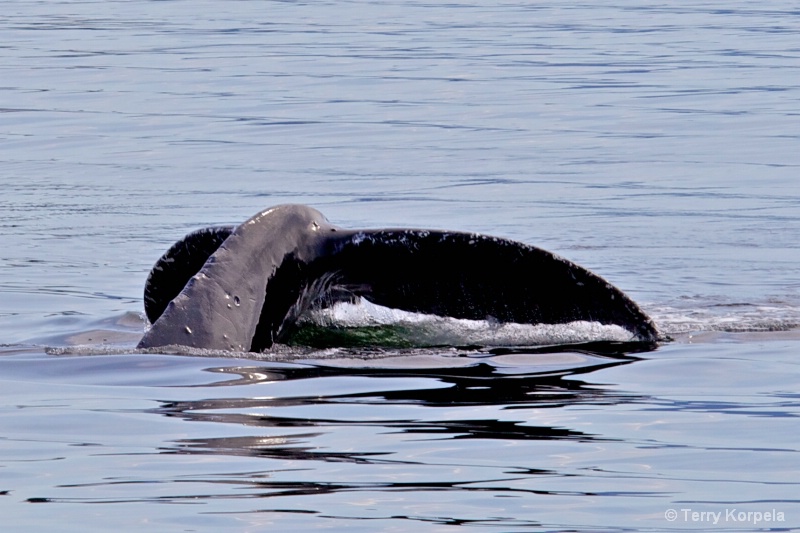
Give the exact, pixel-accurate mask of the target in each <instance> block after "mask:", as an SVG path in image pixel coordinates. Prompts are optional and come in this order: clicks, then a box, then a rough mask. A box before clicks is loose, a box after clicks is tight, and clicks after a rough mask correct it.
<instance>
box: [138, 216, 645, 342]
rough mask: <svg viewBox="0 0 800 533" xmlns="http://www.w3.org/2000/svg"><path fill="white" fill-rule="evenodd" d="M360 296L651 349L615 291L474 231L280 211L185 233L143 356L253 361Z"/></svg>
mask: <svg viewBox="0 0 800 533" xmlns="http://www.w3.org/2000/svg"><path fill="white" fill-rule="evenodd" d="M360 297H364V298H366V299H368V300H370V301H371V302H373V303H375V304H378V305H382V306H385V307H390V308H396V309H402V310H404V311H411V312H418V313H427V314H433V315H440V316H449V317H454V318H464V319H474V320H483V319H489V320H496V321H499V322H516V323H521V324H560V323H569V322H574V321H591V322H599V323H601V324H614V325H618V326H621V327H623V328H625V329H627V330H628V331H630V332H631V335H632V339H633V340H639V341H645V342H654V341H656V340H657V339H658V332H657V330H656V327H655V325H654V324H653V322H652V321H651V320H650V318H649V317H648V316H647V315H646V314H645V313H644V312H643V311H642V310H641V309H640V308H639V307H638V306H637V305H636V304H635V303H634V302H633V301H632V300H631V299H630V298H628V297H627V296H626V295H625V294H624V293H623V292H622V291H620V290H619V289H617V288H616V287H614V286H613V285H611V284H610V283H608V282H606V281H605V280H603V279H602V278H600V277H599V276H596V275H595V274H593V273H591V272H590V271H588V270H586V269H584V268H583V267H580V266H578V265H576V264H574V263H572V262H570V261H568V260H566V259H563V258H561V257H559V256H557V255H555V254H552V253H550V252H548V251H546V250H542V249H540V248H536V247H533V246H529V245H526V244H522V243H518V242H515V241H511V240H507V239H501V238H496V237H489V236H484V235H478V234H472V233H459V232H446V231H428V230H414V229H397V230H366V231H353V230H342V229H339V228H336V227H333V226H330V225H329V224H328V223H327V221H326V220H325V219H324V217H322V215H321V214H319V213H318V212H317V211H315V210H313V209H310V208H307V207H304V206H281V207H279V208H273V209H272V210H269V211H265V212H264V213H261V214H259V215H257V216H256V217H254V218H253V219H251V220H250V221H248V222H246V223H245V224H242V225H241V226H239V227H237V228H231V227H219V228H206V229H203V230H199V231H196V232H193V233H190V234H189V235H187V236H186V237H185V238H184V239H182V240H181V241H178V242H177V243H176V244H175V245H173V246H172V247H171V248H170V249H169V250H168V251H167V252H166V253H165V254H164V256H162V257H161V258H160V259H159V261H158V262H157V263H156V265H155V266H154V267H153V271H152V272H151V274H150V277H149V278H148V280H147V283H146V286H145V310H146V314H147V317H148V320H150V322H151V323H152V324H153V327H152V328H151V329H150V330H149V331H148V332H147V333H146V335H145V337H144V338H143V339H142V342H141V343H140V347H153V346H164V345H167V344H186V345H189V346H196V347H201V348H216V349H236V350H250V351H261V350H264V349H268V348H269V347H271V346H272V344H273V343H275V342H282V341H285V340H287V338H288V337H289V336H290V335H291V333H292V331H293V328H294V324H295V322H296V320H297V319H298V317H299V316H300V315H302V314H303V313H304V312H305V311H307V310H308V309H310V308H311V307H314V306H326V305H331V304H332V303H335V302H338V301H342V300H353V299H357V298H360Z"/></svg>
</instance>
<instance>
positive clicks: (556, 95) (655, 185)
mask: <svg viewBox="0 0 800 533" xmlns="http://www.w3.org/2000/svg"><path fill="white" fill-rule="evenodd" d="M0 28H2V35H3V42H2V45H0V162H1V163H0V187H2V195H0V343H2V344H1V345H0V355H1V356H0V380H2V386H1V387H0V391H2V392H0V397H1V398H2V402H1V403H0V428H2V434H0V508H2V511H3V517H4V528H5V529H8V530H12V531H53V530H58V531H82V532H85V531H107V530H110V529H113V528H121V529H123V530H125V531H140V530H148V531H152V530H158V531H261V530H266V529H267V528H278V529H281V530H285V529H289V528H295V529H297V530H313V529H329V530H345V529H347V530H351V531H357V530H358V531H362V530H363V531H375V530H400V531H407V530H412V529H414V530H416V529H419V528H424V529H426V530H434V531H437V530H441V531H452V530H453V529H454V528H455V527H463V528H470V527H471V528H478V529H482V530H491V531H521V530H526V531H528V530H532V531H563V530H580V531H586V530H590V531H615V532H619V531H665V530H713V531H754V530H767V529H770V528H773V530H774V529H781V530H797V529H800V498H798V494H800V491H798V488H799V487H798V482H797V473H798V471H800V460H799V459H798V451H799V449H798V445H797V442H798V435H800V432H798V424H797V417H798V415H800V408H799V407H798V392H797V383H798V376H800V371H799V370H798V364H797V353H798V351H799V350H800V335H798V324H800V277H798V273H797V266H796V265H797V264H798V260H799V259H800V251H799V250H798V244H797V239H796V236H797V235H798V234H800V185H799V183H800V182H798V181H797V174H798V168H800V149H799V148H800V143H798V140H800V133H798V129H797V118H798V112H797V102H798V96H799V95H800V90H799V89H798V87H797V83H796V80H797V79H798V70H800V48H798V45H797V43H796V40H797V39H796V36H797V34H798V31H800V13H798V11H797V8H796V6H794V5H793V4H791V3H789V2H781V1H778V0H775V1H768V2H766V3H763V2H762V3H760V4H758V5H757V6H756V5H750V4H746V3H744V2H734V3H727V4H726V5H725V6H720V5H718V4H713V3H702V2H696V3H688V4H687V3H684V4H681V5H675V6H673V5H667V4H660V3H653V2H645V3H641V2H617V3H614V4H609V5H594V4H585V5H583V4H570V5H564V4H559V3H555V2H552V3H547V2H545V3H536V4H530V3H522V2H519V3H515V2H503V3H499V2H491V3H486V2H480V3H478V2H475V3H448V4H435V3H424V2H396V3H392V2H381V3H373V2H359V1H352V2H344V1H342V2H327V3H323V2H319V3H293V2H254V1H244V0H242V1H230V2H202V1H201V2H181V1H177V2H155V1H145V0H132V1H126V2H114V1H105V2H92V1H86V2H76V1H61V2H35V1H13V0H12V1H10V2H6V3H5V4H4V10H3V15H0ZM286 202H300V203H305V204H309V205H312V206H314V207H316V208H317V209H319V210H321V211H322V212H323V213H325V214H326V215H327V216H328V218H329V219H330V220H331V221H332V222H333V223H334V224H337V225H341V226H344V227H382V226H416V227H432V228H444V229H455V230H464V231H478V232H482V233H488V234H494V235H500V236H504V237H508V238H512V239H516V240H520V241H523V242H527V243H530V244H534V245H537V246H541V247H543V248H546V249H549V250H552V251H554V252H556V253H559V254H561V255H563V256H565V257H567V258H569V259H571V260H573V261H575V262H577V263H579V264H581V265H583V266H585V267H587V268H589V269H591V270H593V271H594V272H596V273H598V274H600V275H602V276H603V277H605V278H607V279H608V280H609V281H611V282H612V283H614V284H615V285H617V286H619V287H620V288H621V289H623V290H624V291H626V292H627V293H628V294H629V295H630V296H631V297H632V298H633V299H634V300H636V301H637V302H639V303H641V304H642V306H643V307H644V308H645V310H647V311H648V312H649V313H650V314H651V315H652V316H653V317H654V318H655V321H656V323H657V324H658V325H659V327H660V328H661V330H662V332H664V333H666V334H667V335H670V336H671V337H672V338H673V339H674V340H673V341H671V342H667V343H663V344H662V345H660V346H659V347H658V349H657V350H655V351H651V352H645V353H630V352H624V351H623V353H607V352H605V353H597V352H595V351H593V350H592V347H591V346H589V347H584V349H575V348H572V349H568V350H566V351H563V350H557V349H550V348H541V349H528V350H523V351H522V352H521V353H508V352H504V351H497V352H494V353H488V352H485V351H470V350H465V349H459V348H452V349H451V348H442V349H441V350H414V349H404V350H394V351H393V350H390V349H385V348H380V347H375V348H374V349H372V350H361V351H358V352H356V353H357V354H358V355H360V356H361V357H359V358H352V357H349V358H348V356H352V355H353V352H352V351H351V352H348V351H347V350H343V351H341V350H340V351H337V350H335V349H334V350H328V351H314V350H307V351H302V349H300V348H294V349H290V350H286V351H281V350H278V351H277V352H276V353H272V354H264V355H262V356H260V357H256V356H252V355H251V356H248V357H244V356H242V355H241V354H240V355H239V356H235V355H234V356H232V357H221V355H222V354H206V355H205V356H203V355H202V354H196V355H193V356H186V355H176V354H152V353H151V354H143V353H134V351H133V346H134V345H135V344H136V341H137V340H138V338H139V337H140V336H141V332H142V330H143V327H144V323H143V321H142V318H141V312H142V309H143V307H142V301H141V293H142V288H143V285H144V280H145V278H146V276H147V272H148V271H149V269H150V267H151V266H152V264H153V262H154V261H155V259H156V258H157V257H158V256H159V255H160V254H161V253H162V252H163V251H164V250H165V249H166V247H168V246H169V245H170V244H171V243H172V242H173V241H175V240H176V239H178V238H179V237H181V236H182V235H183V234H185V233H187V232H188V231H191V230H193V229H196V228H198V227H202V226H207V225H211V224H236V223H239V222H241V221H243V220H245V219H246V218H248V217H249V216H251V215H252V214H254V213H256V212H258V211H259V210H261V209H263V208H264V207H268V206H270V205H274V204H279V203H286ZM671 510H674V511H675V514H674V515H672V514H671V513H670V511H671ZM693 513H696V514H693ZM716 513H719V514H716ZM748 513H749V514H748ZM715 517H716V523H715ZM668 518H674V519H673V520H668Z"/></svg>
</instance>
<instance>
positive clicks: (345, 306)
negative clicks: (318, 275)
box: [301, 299, 634, 346]
mask: <svg viewBox="0 0 800 533" xmlns="http://www.w3.org/2000/svg"><path fill="white" fill-rule="evenodd" d="M301 322H306V323H308V322H310V323H313V324H316V325H320V326H324V327H336V328H340V329H342V328H343V329H347V328H364V327H375V326H391V327H392V328H393V329H394V334H395V335H399V336H402V337H404V338H405V339H406V340H407V341H408V342H409V343H410V344H412V345H414V346H442V345H444V346H463V345H481V346H540V345H547V344H573V343H580V342H593V341H619V342H627V341H631V340H634V335H633V333H631V332H630V331H628V330H626V329H624V328H622V327H620V326H616V325H607V324H600V323H599V322H588V321H575V322H569V323H566V324H536V325H532V324H517V323H513V322H498V321H496V320H467V319H460V318H451V317H441V316H436V315H428V314H422V313H412V312H408V311H402V310H399V309H391V308H387V307H383V306H380V305H375V304H373V303H372V302H369V301H367V300H364V299H362V300H361V302H359V303H357V304H352V303H338V304H336V305H335V306H333V307H329V308H325V309H318V310H314V311H312V312H311V313H309V314H307V315H305V316H304V317H302V320H301Z"/></svg>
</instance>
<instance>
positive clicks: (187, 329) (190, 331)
mask: <svg viewBox="0 0 800 533" xmlns="http://www.w3.org/2000/svg"><path fill="white" fill-rule="evenodd" d="M186 333H189V334H191V333H192V330H191V328H190V327H189V326H186Z"/></svg>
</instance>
